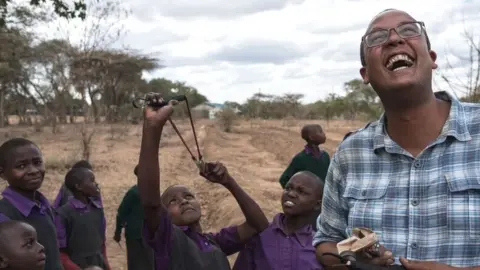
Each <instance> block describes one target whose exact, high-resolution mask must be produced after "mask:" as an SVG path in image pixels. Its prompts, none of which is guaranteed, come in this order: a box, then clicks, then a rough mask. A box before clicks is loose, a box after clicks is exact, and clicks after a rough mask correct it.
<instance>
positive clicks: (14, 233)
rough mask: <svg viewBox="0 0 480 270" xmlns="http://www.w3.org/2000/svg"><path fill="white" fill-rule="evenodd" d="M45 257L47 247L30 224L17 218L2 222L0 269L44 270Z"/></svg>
mask: <svg viewBox="0 0 480 270" xmlns="http://www.w3.org/2000/svg"><path fill="white" fill-rule="evenodd" d="M45 258H46V257H45V249H44V248H43V246H42V245H40V243H38V241H37V232H36V231H35V229H34V228H33V227H32V226H31V225H30V224H27V223H25V222H20V221H16V220H7V221H5V222H2V223H0V269H5V270H43V269H44V268H45Z"/></svg>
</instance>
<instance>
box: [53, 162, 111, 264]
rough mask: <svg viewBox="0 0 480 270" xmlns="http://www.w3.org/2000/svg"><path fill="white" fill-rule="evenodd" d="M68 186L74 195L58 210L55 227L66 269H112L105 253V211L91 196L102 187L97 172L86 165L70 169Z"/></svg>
mask: <svg viewBox="0 0 480 270" xmlns="http://www.w3.org/2000/svg"><path fill="white" fill-rule="evenodd" d="M65 186H66V187H67V188H68V189H69V190H70V191H72V194H73V198H71V199H70V200H69V201H68V202H67V203H66V204H64V205H63V206H61V207H60V208H58V209H57V217H56V226H57V234H58V243H59V246H60V250H61V258H62V264H63V267H64V268H65V270H79V269H83V268H86V267H90V266H99V267H101V268H102V269H109V266H108V262H107V256H106V252H105V230H106V228H105V225H106V224H105V214H104V212H103V206H102V205H101V204H99V203H98V202H97V201H95V200H93V199H92V198H94V197H98V195H99V194H100V190H99V188H98V185H97V183H96V182H95V175H94V174H93V172H92V171H91V170H89V169H87V168H74V169H71V170H70V171H69V172H68V173H67V175H66V176H65Z"/></svg>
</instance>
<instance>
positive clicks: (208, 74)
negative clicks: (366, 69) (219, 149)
mask: <svg viewBox="0 0 480 270" xmlns="http://www.w3.org/2000/svg"><path fill="white" fill-rule="evenodd" d="M392 3H394V4H392ZM125 5H127V6H128V7H129V8H131V10H132V12H133V14H132V16H131V17H130V18H129V19H128V20H126V21H124V25H126V27H127V28H128V34H127V36H126V37H125V39H124V40H123V41H124V42H125V43H126V45H128V46H129V47H133V48H135V49H138V50H141V51H143V52H150V53H155V54H156V55H158V57H160V58H161V59H162V60H163V63H164V64H165V65H166V66H167V67H166V68H164V69H161V70H158V71H156V72H154V73H153V74H147V75H146V76H147V77H149V78H151V77H157V76H160V77H165V78H168V79H171V80H181V81H186V82H188V83H189V84H191V85H192V86H194V87H196V88H198V89H199V91H200V92H201V93H202V94H204V95H206V96H207V97H208V98H209V99H210V100H211V101H214V102H224V101H226V100H231V101H244V100H245V99H246V98H248V97H250V96H251V95H252V94H254V93H255V92H257V91H258V90H259V89H261V91H262V92H264V93H271V94H283V93H288V92H295V93H302V94H305V99H304V102H309V101H314V100H316V99H319V98H323V97H325V96H326V95H328V93H330V92H336V93H341V92H342V87H343V83H344V82H346V81H348V80H351V79H353V78H357V77H359V73H358V69H359V67H360V61H359V41H360V37H361V36H362V34H363V32H364V31H365V27H366V26H367V24H368V23H369V21H370V19H371V18H372V17H373V16H374V15H376V14H377V13H378V12H380V11H382V10H384V9H386V8H397V9H402V10H405V11H407V12H409V13H410V14H412V15H413V16H414V17H415V18H416V19H418V20H421V21H424V22H425V24H426V26H427V30H428V32H429V36H430V38H431V42H432V47H433V49H434V50H436V51H437V53H438V57H439V60H438V62H439V63H440V66H441V67H443V66H444V65H445V63H446V61H445V58H446V56H447V55H448V54H449V52H450V51H453V53H451V54H450V57H449V60H450V62H451V63H453V65H454V66H455V68H456V71H457V72H459V74H462V72H463V69H462V67H465V61H461V60H460V58H461V57H460V56H461V55H466V54H468V51H467V49H468V48H467V46H465V41H464V39H463V38H462V35H461V34H462V31H463V29H464V25H466V26H467V27H468V28H469V29H477V30H476V31H477V36H480V30H478V29H480V0H465V1H461V0H445V1H441V2H439V1H433V0H424V1H419V0H403V1H379V0H378V1H377V0H356V1H353V0H351V1H348V0H335V1H333V0H322V1H319V0H263V1H252V0H230V1H223V0H222V1H220V0H204V1H198V2H197V1H193V2H192V1H186V0H176V1H171V0H168V1H167V0H156V1H154V0H136V1H133V0H131V1H126V2H125ZM455 57H457V59H455ZM435 81H436V82H437V84H438V86H439V87H441V88H444V87H445V84H442V83H440V82H441V80H440V79H438V78H436V80H435Z"/></svg>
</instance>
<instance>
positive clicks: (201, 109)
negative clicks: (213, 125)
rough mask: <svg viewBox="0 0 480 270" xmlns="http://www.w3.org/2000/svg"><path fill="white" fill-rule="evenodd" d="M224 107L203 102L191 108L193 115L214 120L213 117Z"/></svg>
mask: <svg viewBox="0 0 480 270" xmlns="http://www.w3.org/2000/svg"><path fill="white" fill-rule="evenodd" d="M224 107H225V106H224V105H223V104H220V103H210V102H205V103H203V104H200V105H197V106H195V107H193V108H192V111H194V113H195V114H196V115H197V116H199V117H202V118H208V119H215V115H216V114H217V113H218V112H219V111H221V110H222V109H223V108H224Z"/></svg>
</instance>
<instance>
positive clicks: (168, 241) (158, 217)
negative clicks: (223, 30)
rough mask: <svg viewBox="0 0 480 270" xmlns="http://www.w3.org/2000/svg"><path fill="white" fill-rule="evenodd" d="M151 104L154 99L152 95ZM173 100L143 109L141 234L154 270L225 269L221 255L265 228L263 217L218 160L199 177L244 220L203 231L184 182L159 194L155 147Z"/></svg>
mask: <svg viewBox="0 0 480 270" xmlns="http://www.w3.org/2000/svg"><path fill="white" fill-rule="evenodd" d="M154 101H155V102H160V101H161V99H160V98H158V97H155V98H154ZM173 105H174V103H172V102H171V103H170V104H169V105H167V106H165V107H162V108H160V109H154V108H151V107H148V106H147V107H146V108H145V111H144V115H145V116H144V119H145V120H144V124H143V134H142V143H141V148H140V161H139V165H138V188H139V192H140V198H141V201H142V205H143V207H144V213H145V225H144V226H145V231H144V235H145V237H146V239H147V242H148V243H149V245H150V246H151V247H152V248H153V250H154V257H155V269H156V270H160V269H161V270H229V269H230V265H229V263H228V260H227V256H228V255H230V254H233V253H236V252H238V251H240V250H241V249H242V248H243V247H244V243H245V242H246V241H247V240H248V239H250V238H251V237H252V236H253V235H255V234H256V233H257V232H261V231H263V230H264V229H265V228H266V227H267V226H268V220H267V218H266V217H265V215H264V213H263V212H262V210H261V209H260V207H259V206H258V205H257V203H256V202H255V201H253V200H252V198H250V197H249V196H248V195H247V194H246V193H245V191H243V189H242V188H241V187H240V186H239V185H238V184H237V183H236V182H235V180H234V179H233V178H232V177H231V176H230V175H229V173H228V172H227V170H226V168H225V167H224V166H223V165H222V164H220V163H207V164H205V165H206V166H205V169H204V170H202V171H201V175H202V176H203V177H205V178H206V179H207V180H209V181H210V182H213V183H217V184H221V185H223V186H224V187H225V188H227V189H228V190H229V191H230V192H231V193H232V195H233V196H234V197H235V199H236V200H237V202H238V204H239V206H240V208H241V209H242V212H243V214H244V215H245V218H246V222H245V223H243V224H242V225H239V226H232V227H227V228H224V229H222V230H221V231H220V232H218V233H203V231H202V228H201V226H200V223H199V221H200V217H201V209H200V203H199V202H198V201H197V200H196V198H195V195H194V194H193V193H192V192H191V191H190V190H189V189H188V188H187V187H185V186H182V185H173V186H170V187H169V188H167V189H166V190H165V191H164V192H163V194H162V196H160V192H159V190H160V173H159V166H158V164H159V159H158V148H159V143H160V136H161V134H162V129H163V126H164V125H165V123H166V121H167V119H168V118H169V117H170V115H171V114H172V112H173V108H172V106H173Z"/></svg>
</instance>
